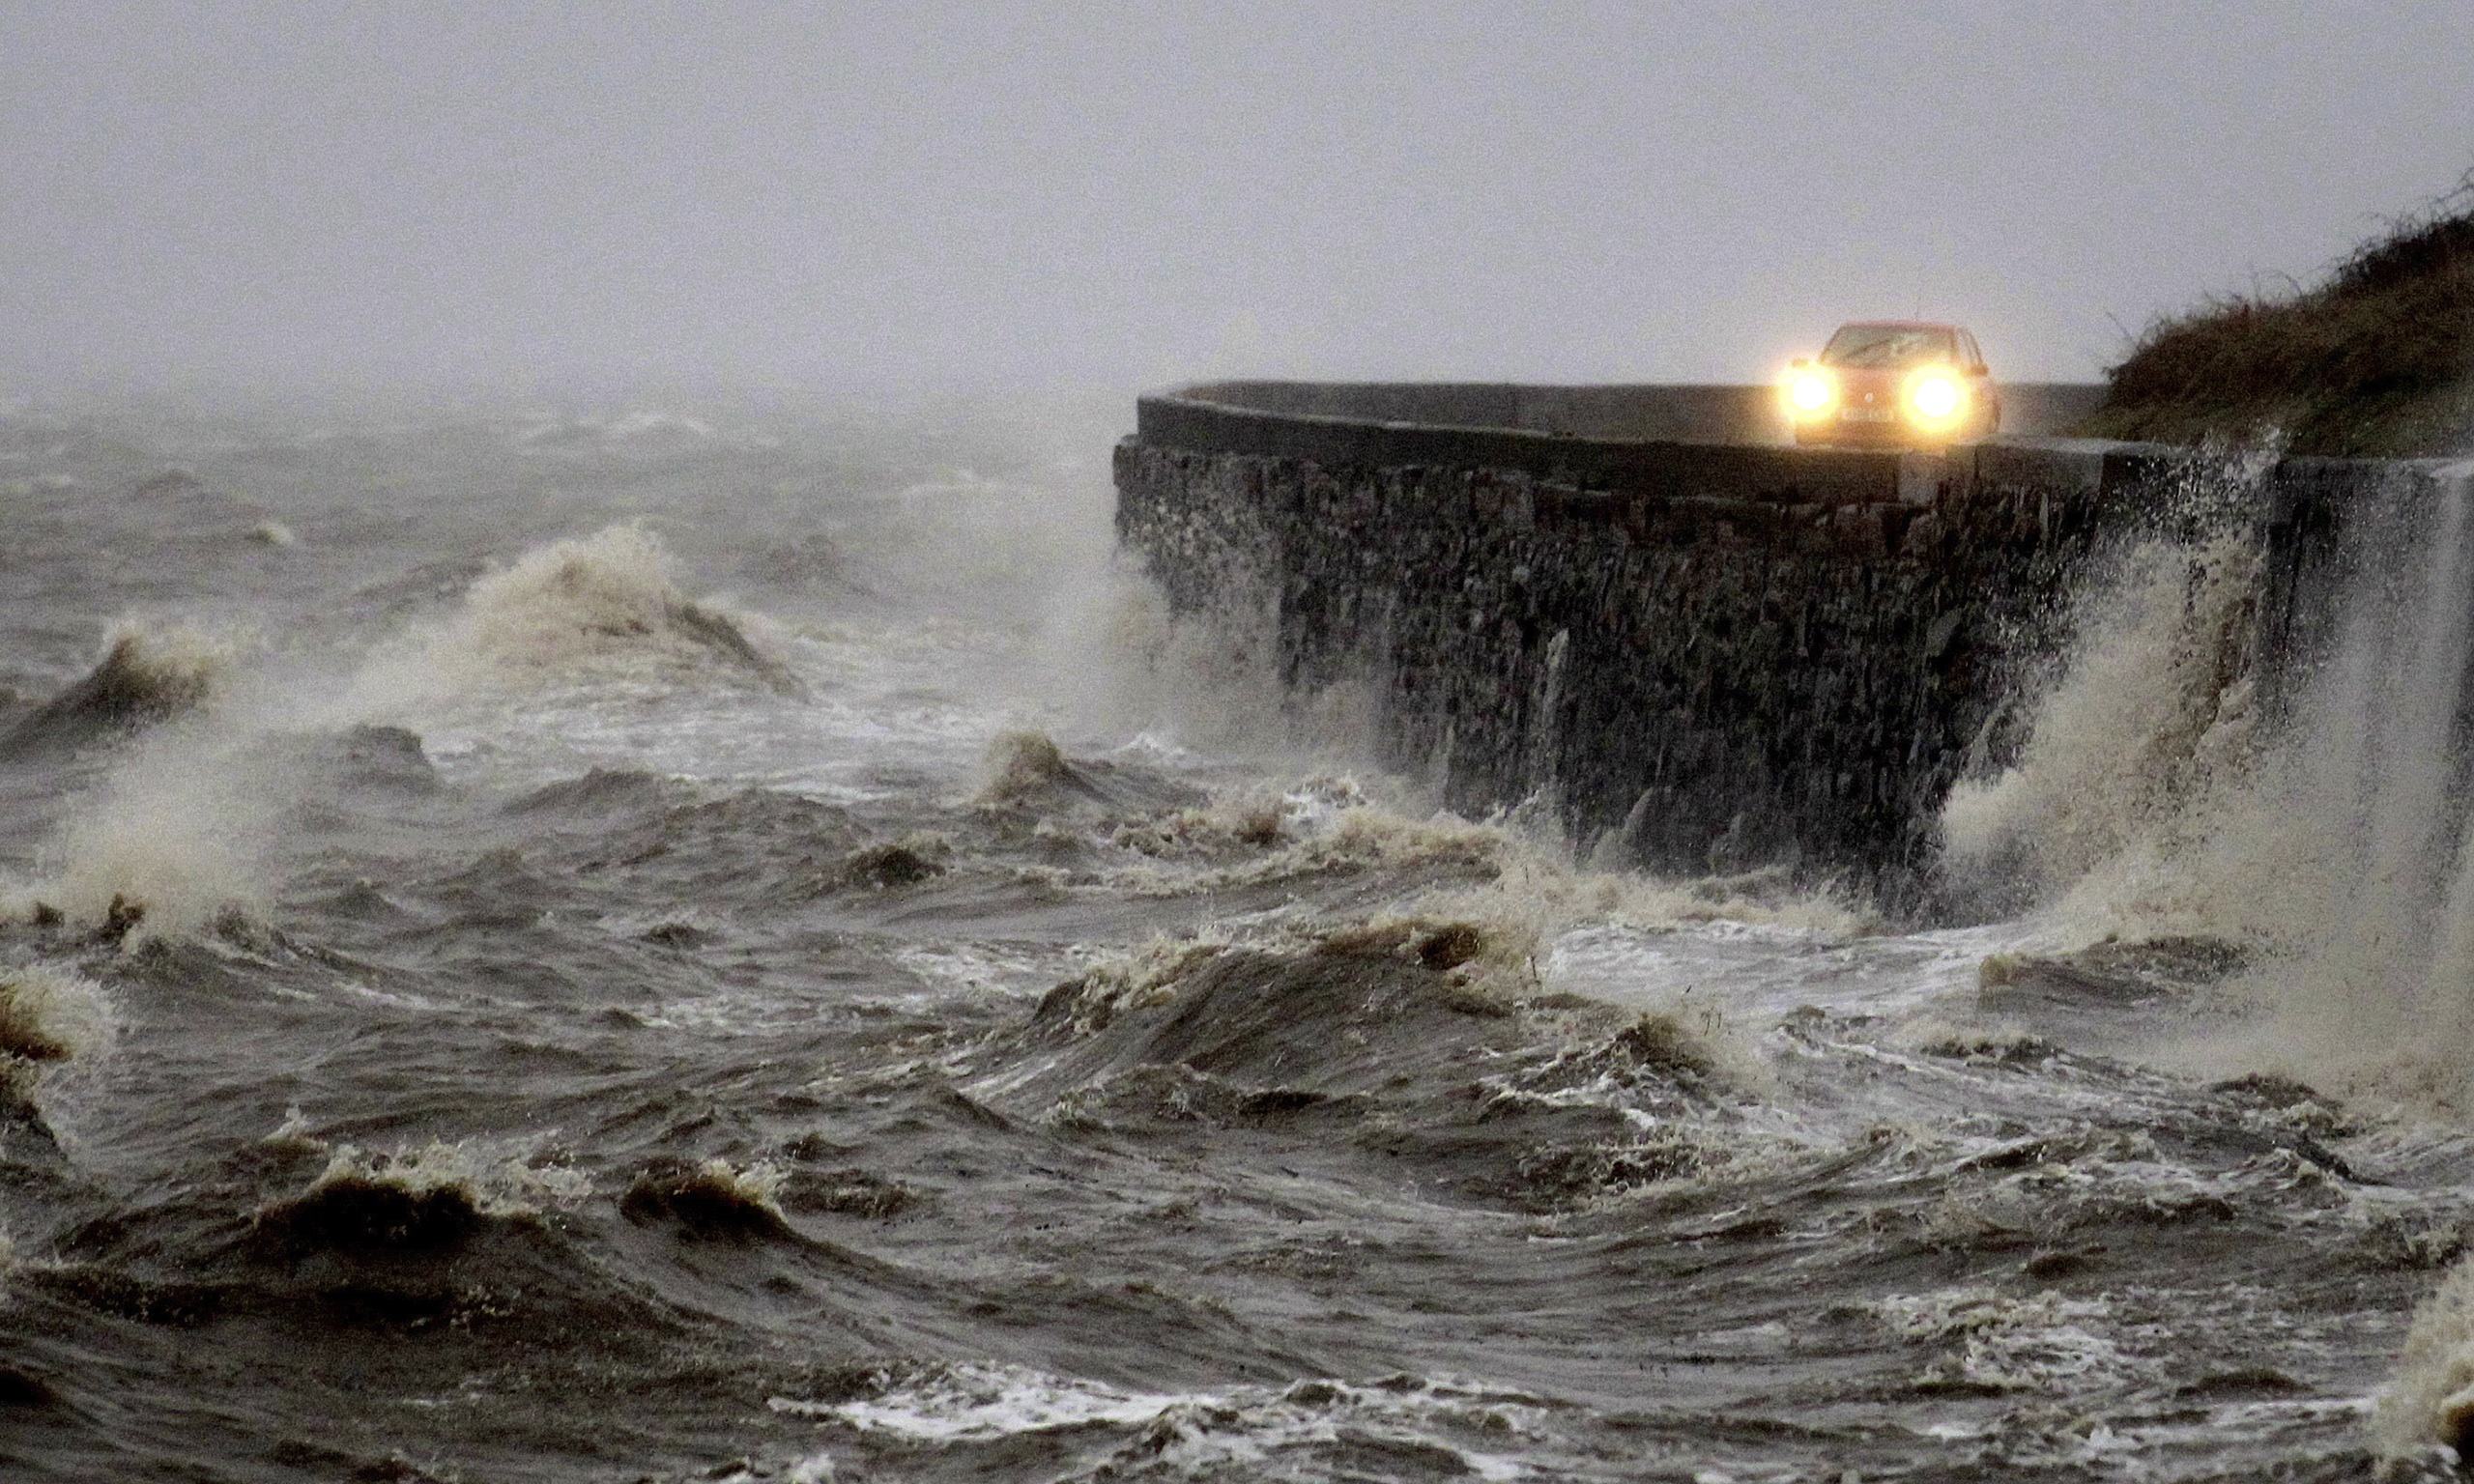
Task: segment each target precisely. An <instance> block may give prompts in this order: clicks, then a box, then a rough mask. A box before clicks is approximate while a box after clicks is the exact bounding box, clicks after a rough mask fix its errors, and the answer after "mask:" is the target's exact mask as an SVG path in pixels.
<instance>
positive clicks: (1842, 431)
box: [1780, 320, 2001, 448]
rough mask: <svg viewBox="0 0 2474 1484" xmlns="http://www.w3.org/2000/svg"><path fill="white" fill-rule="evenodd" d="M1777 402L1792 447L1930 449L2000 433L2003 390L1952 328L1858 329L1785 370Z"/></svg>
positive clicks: (1968, 340)
mask: <svg viewBox="0 0 2474 1484" xmlns="http://www.w3.org/2000/svg"><path fill="white" fill-rule="evenodd" d="M1780 399H1781V401H1782V402H1783V403H1784V404H1785V406H1786V412H1787V420H1788V421H1789V423H1791V424H1792V425H1793V426H1794V428H1795V433H1796V442H1798V443H1839V444H1852V445H1855V446H1858V447H1866V448H1937V447H1940V446H1942V445H1943V444H1946V443H1953V442H1965V441H1967V440H1970V439H1978V438H1990V437H1992V436H1993V435H1994V434H1995V433H1997V432H1999V431H2000V428H2001V390H2000V388H1999V386H1997V385H1994V381H1993V375H1992V373H1991V372H1990V371H1989V370H1988V369H1987V368H1986V366H1985V363H1984V353H1983V352H1982V351H1980V350H1978V349H1977V348H1976V343H1975V336H1973V335H1971V334H1969V333H1968V332H1967V331H1966V330H1965V329H1962V328H1959V327H1958V326H1956V325H1942V324H1936V323H1934V322H1931V321H1927V320H1856V321H1853V322H1851V323H1849V324H1845V325H1841V326H1839V327H1838V331H1837V333H1835V334H1833V335H1831V336H1830V337H1829V342H1828V343H1827V345H1824V346H1823V347H1822V350H1821V355H1820V356H1818V357H1813V358H1811V359H1798V360H1797V361H1795V362H1794V363H1792V364H1791V365H1789V366H1788V368H1787V375H1786V378H1785V380H1784V382H1783V383H1782V384H1781V385H1780Z"/></svg>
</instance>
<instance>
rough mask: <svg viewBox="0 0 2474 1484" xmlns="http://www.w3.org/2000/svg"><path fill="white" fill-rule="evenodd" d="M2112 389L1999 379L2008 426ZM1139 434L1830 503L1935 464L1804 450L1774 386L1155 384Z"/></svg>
mask: <svg viewBox="0 0 2474 1484" xmlns="http://www.w3.org/2000/svg"><path fill="white" fill-rule="evenodd" d="M2103 393H2104V389H2103V388H2102V387H2100V386H2092V385H2086V386H2083V385H2064V384H2014V385H2005V386H2004V387H2003V388H2002V394H2003V398H2004V417H2005V424H2006V425H2007V426H2009V427H2010V428H2012V429H2013V430H2014V431H2017V432H2021V433H2040V432H2050V431H2053V430H2055V429H2057V428H2058V427H2061V426H2065V425H2067V424H2069V423H2072V422H2076V421H2077V420H2078V419H2079V418H2080V417H2083V416H2085V415H2086V414H2087V413H2088V412H2090V411H2092V410H2093V409H2094V408H2095V406H2096V404H2097V403H2098V402H2099V401H2100V400H2101V399H2102V397H2103ZM1136 439H1137V440H1138V441H1139V442H1143V443H1146V444H1149V445H1151V446H1154V447H1175V448H1187V449H1192V450H1194V451H1196V452H1203V453H1239V454H1260V455H1269V456H1276V457H1285V458H1298V459H1309V460H1312V461H1313V462H1315V463H1317V464H1321V465H1325V466H1331V467H1351V466H1395V467H1396V466H1428V467H1433V466H1452V467H1459V468H1478V469H1496V470H1507V471H1518V472H1522V473H1527V474H1531V475H1534V476H1536V477H1539V478H1541V479H1550V480H1557V481H1565V482H1570V483H1575V484H1581V485H1585V486H1587V487H1589V488H1592V489H1600V490H1607V491H1612V492H1623V493H1638V494H1649V495H1686V494H1689V495H1699V496H1716V497H1722V498H1728V499H1755V500H1772V501H1790V502H1798V503H1803V502H1810V503H1820V504H1833V505H1835V504H1863V503H1873V502H1891V501H1899V500H1906V501H1910V502H1913V501H1914V500H1916V499H1921V498H1923V496H1924V494H1925V493H1927V492H1929V490H1930V488H1931V486H1932V483H1933V481H1934V480H1935V478H1936V477H1937V472H1936V471H1937V470H1938V465H1937V464H1932V463H1927V462H1919V459H1920V458H1921V456H1919V455H1914V454H1903V453H1898V452H1894V451H1883V450H1863V449H1842V448H1795V447H1792V446H1790V445H1789V444H1788V442H1787V426H1786V423H1785V420H1784V419H1783V417H1782V416H1781V415H1780V414H1779V411H1778V405H1777V394H1776V391H1775V389H1774V388H1771V387H1769V386H1743V385H1605V386H1538V385H1514V384H1508V383H1460V382H1424V383H1419V382H1395V383H1374V382H1259V381H1250V382H1212V383H1205V384H1202V385H1194V386H1186V387H1181V388H1178V389H1177V390H1174V391H1166V392H1160V393H1157V394H1154V395H1151V396H1146V397H1143V398H1142V399H1141V400H1140V401H1139V402H1137V403H1136Z"/></svg>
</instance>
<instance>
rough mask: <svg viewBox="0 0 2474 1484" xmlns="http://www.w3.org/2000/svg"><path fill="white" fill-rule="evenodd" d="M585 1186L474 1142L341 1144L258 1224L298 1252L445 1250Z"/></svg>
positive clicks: (523, 1218) (533, 1214) (535, 1213)
mask: <svg viewBox="0 0 2474 1484" xmlns="http://www.w3.org/2000/svg"><path fill="white" fill-rule="evenodd" d="M587 1188H588V1187H587V1186H586V1184H585V1182H584V1179H583V1177H582V1176H579V1175H576V1174H574V1173H573V1172H570V1171H564V1170H557V1169H536V1168H534V1167H532V1166H531V1165H528V1164H525V1163H524V1162H522V1161H521V1160H518V1159H515V1158H512V1157H502V1156H491V1155H488V1154H485V1153H482V1152H480V1151H478V1150H476V1149H475V1148H474V1147H473V1146H470V1145H465V1144H448V1143H442V1142H433V1143H430V1144H426V1145H423V1146H420V1147H419V1148H417V1149H412V1150H407V1151H403V1152H400V1153H394V1154H387V1153H380V1154H367V1153H364V1152H362V1151H361V1150H360V1149H358V1148H355V1147H354V1146H352V1145H349V1144H347V1145H344V1146H341V1147H339V1148H337V1149H336V1150H335V1151H334V1152H333V1154H332V1156H331V1157H330V1159H329V1160H328V1163H327V1167H326V1169H325V1170H323V1171H321V1172H320V1173H319V1175H318V1177H317V1179H316V1180H314V1181H312V1182H311V1183H310V1184H309V1186H308V1188H307V1189H305V1190H303V1191H302V1192H301V1193H300V1194H299V1195H297V1196H293V1197H291V1198H289V1199H286V1200H281V1201H277V1202H274V1203H273V1204H272V1205H269V1206H267V1207H265V1208H263V1209H262V1210H260V1211H259V1213H258V1214H257V1229H258V1231H259V1233H260V1234H261V1235H262V1236H265V1237H267V1238H270V1239H272V1240H273V1241H277V1242H279V1243H280V1244H282V1245H284V1246H286V1247H289V1248H292V1249H294V1250H310V1251H345V1252H396V1253H424V1252H440V1251H446V1250H449V1249H452V1248H454V1247H458V1246H461V1245H462V1244H463V1243H464V1242H466V1241H469V1240H470V1239H471V1238H473V1237H474V1236H475V1235H476V1234H478V1233H479V1232H480V1231H481V1230H482V1229H483V1227H484V1226H486V1225H488V1224H489V1223H492V1222H530V1221H533V1220H536V1219H537V1218H538V1217H539V1215H540V1213H541V1207H542V1205H543V1204H546V1203H548V1202H552V1201H572V1200H574V1199H576V1198H578V1197H580V1196H581V1195H582V1194H584V1193H585V1191H586V1189H587Z"/></svg>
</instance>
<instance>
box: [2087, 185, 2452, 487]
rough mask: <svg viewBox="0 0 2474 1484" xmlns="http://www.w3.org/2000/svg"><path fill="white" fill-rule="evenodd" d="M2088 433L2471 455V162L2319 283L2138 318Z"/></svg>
mask: <svg viewBox="0 0 2474 1484" xmlns="http://www.w3.org/2000/svg"><path fill="white" fill-rule="evenodd" d="M2109 380H2110V382H2111V388H2112V389H2111V396H2110V397H2109V398H2108V400H2107V402H2106V405H2105V407H2104V408H2103V409H2102V410H2101V411H2099V412H2098V413H2097V414H2096V415H2095V417H2094V418H2092V419H2091V420H2090V422H2089V423H2088V425H2087V427H2086V430H2085V431H2086V432H2088V433H2091V434H2095V435H2098V436H2102V437H2110V438H2137V439H2152V440H2158V441H2164V442H2195V441H2197V440H2199V439H2201V438H2203V437H2206V436H2208V435H2211V434H2229V435H2232V436H2236V437H2247V436H2256V435H2259V434H2263V433H2267V432H2270V431H2272V430H2273V431H2275V432H2278V433H2281V434H2282V435H2283V437H2284V438H2285V440H2286V444H2287V447H2288V448H2290V449H2292V450H2293V451H2295V452H2300V453H2333V454H2358V455H2441V454H2463V453H2474V174H2469V175H2468V176H2467V177H2466V179H2465V181H2464V183H2463V184H2461V185H2460V186H2459V187H2458V189H2457V190H2456V191H2454V192H2452V193H2451V194H2450V195H2448V196H2446V197H2444V198H2442V199H2441V200H2440V201H2438V202H2436V203H2434V204H2433V205H2432V206H2431V207H2430V208H2429V209H2427V210H2425V211H2423V212H2421V213H2418V214H2414V215H2412V216H2409V217H2407V218H2404V219H2403V220H2401V221H2399V222H2397V223H2395V224H2394V225H2393V226H2392V227H2391V229H2390V231H2389V232H2388V233H2387V235H2385V236H2384V237H2381V238H2380V239H2378V240H2376V241H2374V242H2372V243H2366V244H2365V245H2364V246H2363V247H2361V248H2360V249H2359V250H2357V251H2356V252H2355V253H2354V255H2353V256H2352V257H2350V258H2348V259H2347V260H2345V262H2344V263H2343V264H2341V265H2339V266H2338V268H2337V269H2336V270H2335V271H2332V272H2331V273H2330V274H2329V275H2328V277H2327V280H2326V281H2325V282H2323V283H2320V284H2318V285H2316V286H2315V287H2312V288H2309V289H2300V290H2296V291H2295V292H2292V293H2289V294H2285V295H2270V294H2255V295H2250V296H2229V297H2224V298H2219V299H2216V300H2210V301H2209V302H2207V303H2205V304H2203V305H2201V307H2200V308H2199V309H2197V310H2195V311H2193V312H2191V313H2189V314H2186V315H2183V316H2180V317H2177V318H2173V319H2169V320H2164V321H2160V322H2159V323H2157V324H2156V325H2154V326H2151V327H2150V328H2148V330H2147V332H2146V333H2145V334H2143V336H2141V338H2140V340H2139V343H2138V344H2137V345H2135V346H2134V347H2132V350H2131V354H2130V356H2129V357H2128V358H2126V359H2125V360H2123V361H2122V363H2121V364H2120V365H2117V366H2115V367H2114V368H2113V371H2112V373H2111V376H2110V378H2109Z"/></svg>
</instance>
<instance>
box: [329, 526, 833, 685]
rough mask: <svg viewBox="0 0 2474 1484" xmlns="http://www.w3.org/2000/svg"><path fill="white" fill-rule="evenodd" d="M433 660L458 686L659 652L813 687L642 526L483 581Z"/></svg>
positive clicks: (562, 543)
mask: <svg viewBox="0 0 2474 1484" xmlns="http://www.w3.org/2000/svg"><path fill="white" fill-rule="evenodd" d="M423 659H424V660H425V661H426V662H427V664H428V666H429V667H431V668H432V669H433V670H435V671H443V676H442V678H444V679H446V681H447V682H448V684H449V685H450V686H452V685H453V683H454V682H455V681H457V680H460V679H486V678H496V679H502V680H503V679H508V678H520V677H539V676H542V675H547V674H554V673H557V672H559V671H565V670H568V669H571V668H573V667H576V666H579V665H589V664H592V663H594V662H607V661H611V660H616V659H636V660H643V659H651V660H653V661H655V662H657V663H662V664H666V665H669V666H672V667H677V668H689V669H702V668H705V667H707V666H711V665H713V664H716V663H718V664H721V665H724V666H727V667H729V668H730V669H731V670H732V671H735V672H737V673H739V674H743V675H746V676H749V677H751V678H753V679H756V680H758V681H761V682H762V683H763V684H764V685H766V686H769V687H771V688H772V689H774V690H775V691H778V692H781V693H782V694H785V695H799V694H803V693H804V691H805V687H804V686H803V685H801V683H800V682H799V679H798V677H797V676H795V675H793V674H792V673H791V671H790V670H789V669H788V668H787V667H786V666H784V665H783V664H782V663H781V662H780V661H778V660H776V659H774V658H772V657H771V656H769V655H767V654H765V653H764V652H763V651H762V650H761V649H759V648H758V647H757V646H756V644H755V643H754V642H752V641H751V640H749V638H748V637H747V633H746V631H745V630H744V629H743V628H741V627H740V625H739V624H738V622H736V621H734V619H733V618H731V617H730V616H729V615H727V614H723V613H722V612H721V611H719V610H718V609H715V608H711V607H707V606H705V605H703V604H699V603H696V602H693V601H691V600H690V599H689V598H688V597H687V595H686V594H685V593H684V592H683V591H681V590H680V588H679V586H678V583H677V578H676V571H675V567H674V563H673V562H672V560H671V557H670V553H669V551H668V549H667V548H665V547H664V546H663V545H662V543H661V541H660V539H659V538H658V537H656V536H654V535H653V534H652V533H651V532H650V531H647V530H646V529H644V528H642V527H639V526H613V527H610V528H607V529H604V530H602V531H599V532H598V533H596V534H594V535H590V536H586V537H583V538H580V539H565V540H559V541H553V542H551V543H549V544H548V545H546V546H541V547H536V548H534V549H533V550H532V551H530V552H527V553H526V554H525V555H524V556H523V557H519V558H517V560H516V562H515V564H514V565H513V566H510V567H507V568H504V569H503V570H501V571H496V572H491V573H487V574H485V575H483V576H482V577H480V578H478V579H476V580H475V582H474V583H473V585H472V586H471V588H470V589H468V590H467V592H466V594H465V598H464V606H463V608H462V610H461V611H460V612H459V613H458V614H456V615H455V616H454V618H453V619H452V620H451V621H450V622H449V623H448V625H447V627H446V630H445V631H444V632H443V633H442V634H440V635H439V636H438V637H437V639H436V640H435V641H434V642H432V644H431V645H430V648H429V650H428V652H427V654H426V655H425V656H423ZM371 678H372V681H373V682H374V683H381V684H389V685H391V684H392V683H394V682H396V681H397V680H398V679H400V678H401V677H397V676H394V675H391V674H388V673H387V672H385V671H383V670H382V671H380V672H379V673H378V674H376V675H374V676H372V677H371ZM414 688H416V689H417V688H418V687H417V681H416V682H415V686H414Z"/></svg>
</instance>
